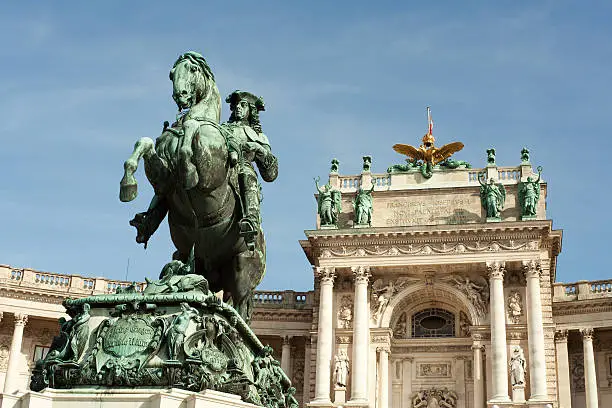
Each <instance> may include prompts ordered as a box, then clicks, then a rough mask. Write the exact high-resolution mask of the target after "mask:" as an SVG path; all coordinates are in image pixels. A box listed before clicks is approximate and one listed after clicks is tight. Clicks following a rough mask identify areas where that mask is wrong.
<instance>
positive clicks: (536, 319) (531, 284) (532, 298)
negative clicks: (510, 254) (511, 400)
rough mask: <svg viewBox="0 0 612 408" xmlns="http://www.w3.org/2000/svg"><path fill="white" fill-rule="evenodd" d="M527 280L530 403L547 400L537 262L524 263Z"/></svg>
mask: <svg viewBox="0 0 612 408" xmlns="http://www.w3.org/2000/svg"><path fill="white" fill-rule="evenodd" d="M523 271H524V272H525V277H526V278H527V334H528V344H529V383H530V385H531V393H530V396H529V400H530V401H537V400H547V399H548V391H547V389H546V348H545V346H544V327H543V323H542V298H541V295H540V272H541V269H540V264H539V263H538V262H537V261H534V260H530V261H523Z"/></svg>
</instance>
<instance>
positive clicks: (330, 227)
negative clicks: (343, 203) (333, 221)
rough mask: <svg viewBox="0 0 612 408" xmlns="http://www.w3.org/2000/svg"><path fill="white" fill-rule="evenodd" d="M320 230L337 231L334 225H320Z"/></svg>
mask: <svg viewBox="0 0 612 408" xmlns="http://www.w3.org/2000/svg"><path fill="white" fill-rule="evenodd" d="M321 229H338V227H337V226H336V225H321Z"/></svg>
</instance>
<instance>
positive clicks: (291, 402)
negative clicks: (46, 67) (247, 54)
mask: <svg viewBox="0 0 612 408" xmlns="http://www.w3.org/2000/svg"><path fill="white" fill-rule="evenodd" d="M170 79H171V81H172V85H173V95H172V97H173V99H174V100H175V102H176V104H177V106H178V109H179V114H178V115H177V120H176V121H175V122H174V123H173V124H172V125H170V124H169V123H168V122H165V123H164V126H163V130H162V133H161V135H160V136H159V137H158V138H157V139H156V140H155V142H154V141H153V140H152V139H150V138H141V139H140V140H138V142H137V143H136V145H135V147H134V151H133V153H132V155H131V157H130V158H129V159H128V160H127V161H126V162H125V164H124V169H125V173H124V176H123V179H122V180H121V185H120V186H121V189H120V199H121V201H131V200H133V199H134V198H135V197H136V195H137V183H136V179H135V178H134V173H135V171H136V168H137V166H138V162H139V161H140V159H144V167H145V173H146V176H147V179H148V180H149V182H150V183H151V185H152V186H153V189H154V192H155V194H154V197H153V199H152V200H151V204H150V206H149V209H148V210H147V211H145V212H143V213H139V214H137V215H136V216H135V217H134V219H133V220H131V221H130V224H131V225H133V226H134V227H136V230H137V238H136V241H137V242H139V243H144V244H145V247H146V243H147V242H148V240H149V238H150V237H151V236H152V235H153V233H154V232H155V231H156V230H157V228H158V227H159V225H160V224H161V222H162V221H163V219H164V218H165V217H166V215H167V216H168V224H169V226H170V232H171V236H172V240H173V243H174V245H175V247H176V252H175V253H174V254H173V260H172V261H171V262H169V263H167V264H166V265H165V266H164V267H163V268H162V271H161V273H160V275H159V279H158V280H151V279H148V278H147V279H146V281H147V285H146V288H145V289H144V290H143V291H141V292H140V291H138V287H137V285H135V284H132V285H130V286H128V287H125V288H118V289H117V291H116V293H114V294H106V295H96V296H90V297H86V298H81V299H67V300H66V301H64V307H65V308H66V311H67V314H68V315H69V316H70V317H71V319H70V320H66V319H63V318H62V319H60V331H59V334H58V336H56V337H55V338H54V340H53V343H52V345H51V349H50V351H49V353H48V354H47V356H46V357H45V358H44V359H42V360H39V361H38V362H37V363H36V366H35V368H34V370H33V371H32V380H31V383H30V388H31V389H32V390H33V391H41V390H43V389H44V388H46V387H52V388H72V387H78V386H88V387H89V386H101V387H144V388H155V387H167V388H182V389H185V390H189V391H195V392H199V391H202V390H204V389H212V390H218V391H222V392H227V393H232V394H237V395H240V396H241V397H242V399H243V400H244V401H246V402H250V403H253V404H256V405H260V406H265V407H270V408H296V407H297V402H296V401H295V398H294V397H293V394H294V393H295V389H294V388H293V387H291V382H290V381H289V378H288V377H287V375H286V374H285V373H284V372H283V371H282V370H281V369H280V364H279V363H278V362H277V361H276V360H274V359H273V358H272V349H271V348H269V347H267V346H264V345H263V344H262V343H261V342H260V341H259V339H258V338H257V336H255V334H254V333H253V331H252V330H251V329H250V327H249V325H248V323H249V321H250V318H251V314H252V312H253V292H254V290H255V287H256V286H257V285H258V283H259V282H260V281H261V279H262V277H263V275H264V272H265V241H264V236H263V231H262V230H261V217H260V207H259V204H260V202H259V199H260V198H259V191H260V185H259V181H258V176H257V173H256V172H255V168H254V166H253V163H255V164H256V165H257V168H258V170H259V174H260V175H261V177H262V179H264V180H265V181H274V180H275V179H276V177H277V174H278V161H277V159H276V157H275V156H274V155H273V154H272V152H271V148H270V143H269V141H268V139H267V137H266V136H265V135H264V134H263V132H262V129H261V124H260V122H259V112H261V111H263V110H264V104H263V100H262V99H261V98H259V97H256V96H255V95H253V94H251V93H249V92H243V91H235V92H233V93H232V94H231V95H230V96H228V98H227V99H226V101H227V102H228V103H229V104H230V109H231V112H232V115H231V117H230V119H229V121H228V122H227V123H224V124H219V119H220V110H221V100H220V95H219V92H218V90H217V86H216V84H215V81H214V76H213V74H212V72H211V70H210V68H209V66H208V64H207V62H206V61H205V59H204V57H202V55H200V54H198V53H195V52H187V53H185V54H183V55H181V56H180V57H179V58H178V59H177V61H176V62H175V63H174V66H173V68H172V70H171V71H170ZM221 291H222V292H223V294H224V296H223V298H224V300H225V301H223V300H221V299H219V298H218V297H217V296H216V295H215V293H220V292H221ZM226 301H227V303H226Z"/></svg>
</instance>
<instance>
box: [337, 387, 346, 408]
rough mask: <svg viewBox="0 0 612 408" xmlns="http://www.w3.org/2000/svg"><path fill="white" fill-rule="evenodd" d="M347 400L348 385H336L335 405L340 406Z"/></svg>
mask: <svg viewBox="0 0 612 408" xmlns="http://www.w3.org/2000/svg"><path fill="white" fill-rule="evenodd" d="M345 402H346V387H339V386H336V388H334V405H336V406H338V405H340V404H344V403H345Z"/></svg>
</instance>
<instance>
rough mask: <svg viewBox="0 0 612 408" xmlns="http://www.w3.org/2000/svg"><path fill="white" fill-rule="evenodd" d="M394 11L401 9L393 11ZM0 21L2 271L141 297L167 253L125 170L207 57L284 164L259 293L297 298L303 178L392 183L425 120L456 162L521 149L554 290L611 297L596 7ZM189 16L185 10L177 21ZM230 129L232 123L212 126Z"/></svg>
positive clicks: (2, 14)
mask: <svg viewBox="0 0 612 408" xmlns="http://www.w3.org/2000/svg"><path fill="white" fill-rule="evenodd" d="M395 3H397V4H395ZM169 4H170V3H167V4H166V5H165V4H162V3H161V2H159V3H157V2H148V1H147V2H144V1H143V2H135V1H134V2H119V1H106V2H104V3H103V4H102V2H97V3H96V5H95V6H92V5H91V3H89V2H46V3H43V4H42V5H41V4H39V3H37V2H32V3H29V4H28V2H19V3H17V2H3V4H2V5H0V50H1V51H0V95H1V96H0V140H1V141H2V146H1V147H0V163H2V167H3V171H2V173H1V175H0V194H1V197H2V199H1V200H0V217H1V218H0V219H1V220H2V229H1V231H2V233H1V234H0V263H5V264H10V265H13V266H18V267H31V268H35V269H40V270H46V271H53V272H59V273H71V274H83V275H88V276H106V277H111V278H117V279H124V278H125V276H126V266H127V263H128V259H129V263H130V268H129V275H128V279H130V280H132V279H134V280H142V279H143V278H144V276H156V275H157V274H158V273H159V270H160V269H161V267H162V265H163V264H164V263H165V262H166V261H167V260H168V259H169V257H170V254H171V253H172V246H171V243H170V240H169V236H168V232H167V226H166V225H165V224H164V225H163V226H162V227H161V228H160V230H159V231H158V232H157V234H156V235H155V236H154V238H153V239H152V240H151V242H150V244H149V249H148V250H146V251H144V250H143V249H142V247H141V246H139V245H137V244H136V243H135V242H134V236H135V233H134V231H133V229H132V227H130V226H129V225H128V220H129V219H131V217H132V216H133V214H134V213H135V212H137V211H143V210H144V209H146V206H147V205H148V201H149V199H150V198H151V194H152V191H151V189H150V187H149V186H148V183H147V181H146V179H145V177H144V174H143V172H142V170H140V171H139V173H138V180H139V182H140V196H139V198H138V199H137V200H136V201H135V202H132V203H129V204H125V203H121V202H119V199H118V188H119V180H120V179H121V175H122V163H123V161H124V160H125V159H126V158H127V157H128V156H129V154H130V152H131V149H132V146H133V143H134V142H135V141H136V140H137V139H138V138H139V137H141V136H150V137H155V136H157V135H158V134H159V132H160V130H161V127H162V123H163V121H164V120H172V119H173V118H174V115H175V113H176V107H175V105H174V102H173V101H172V99H171V96H170V94H171V83H170V81H169V80H168V70H169V68H170V67H171V65H172V63H173V62H174V60H175V58H176V56H177V55H178V54H179V53H182V52H184V51H186V50H191V49H193V50H197V51H200V52H201V53H203V54H204V56H205V57H206V58H207V60H208V62H209V64H210V65H211V68H212V70H213V72H214V73H215V75H216V78H217V84H218V86H219V88H220V91H221V94H222V95H227V94H228V93H229V92H231V91H232V90H234V89H243V90H250V91H253V92H254V93H256V94H258V95H262V96H263V97H264V98H265V100H266V105H267V111H266V112H264V113H262V116H261V118H262V124H263V128H264V131H265V133H266V134H267V135H268V136H269V138H270V140H271V143H272V148H273V150H274V152H275V153H276V154H277V155H278V157H279V160H280V176H279V178H278V179H277V181H275V182H274V183H272V184H266V185H264V196H265V198H264V204H263V206H264V227H265V230H266V237H267V242H268V272H267V275H266V278H265V279H264V282H263V283H262V285H261V286H260V288H261V289H287V288H293V289H295V290H308V289H311V288H312V271H311V268H310V267H309V265H308V262H307V261H306V259H305V256H304V255H303V253H302V251H301V249H300V247H299V244H298V240H299V239H302V238H303V237H304V233H303V230H305V229H311V228H312V227H313V226H314V222H315V212H316V208H315V207H316V203H315V201H314V198H313V192H314V186H313V182H312V178H313V177H314V176H317V175H320V176H321V177H322V178H324V177H325V176H326V175H327V172H328V169H329V162H330V160H331V158H333V157H337V158H338V159H339V160H340V162H341V173H343V174H351V173H357V172H358V171H359V170H360V165H361V156H362V155H364V154H370V155H372V156H373V170H374V171H376V172H383V171H384V170H385V169H386V168H387V167H388V166H389V165H390V164H393V163H398V162H400V161H401V158H400V157H399V156H398V155H397V154H396V153H395V152H393V150H392V149H391V146H392V145H393V144H394V143H397V142H405V143H416V142H418V140H419V139H420V137H421V136H422V134H423V132H424V130H425V129H426V123H425V119H424V112H425V106H427V105H430V106H432V112H433V117H434V119H435V122H436V128H435V135H436V138H437V140H438V141H439V142H441V143H444V142H446V141H451V140H460V141H462V142H463V143H464V144H465V146H466V147H465V148H464V150H463V151H462V152H461V153H460V154H459V156H457V157H458V158H461V159H465V160H468V161H470V162H472V163H473V164H474V165H476V166H481V165H484V163H485V159H486V154H485V150H486V149H487V148H489V147H491V146H493V147H495V148H496V150H497V158H498V160H497V162H498V164H500V165H517V164H518V163H519V161H520V150H521V148H522V147H523V146H528V147H529V148H530V149H531V151H532V162H533V163H534V164H535V165H542V166H543V167H544V177H545V178H546V180H547V181H548V183H549V196H548V215H549V217H550V218H552V219H553V220H554V227H555V228H560V229H563V230H564V242H563V252H562V254H561V255H560V257H559V264H558V280H560V281H566V282H570V281H576V280H579V279H604V278H611V277H612V272H610V269H609V266H608V265H609V263H608V261H607V259H606V258H605V256H604V255H605V254H606V253H607V251H608V250H609V248H608V246H609V244H608V241H609V239H608V236H607V234H608V233H609V229H610V226H611V223H610V218H609V211H608V204H609V202H610V198H611V194H610V191H609V189H610V185H611V183H610V181H609V173H610V167H609V165H610V159H609V154H608V152H609V151H610V149H611V148H612V143H611V142H610V133H611V131H612V119H611V117H610V114H609V112H610V111H612V96H611V95H610V89H612V87H611V85H612V70H611V69H610V67H611V66H612V42H610V38H611V36H612V26H610V24H609V16H610V15H611V11H612V10H611V9H610V8H611V7H610V6H609V5H607V4H606V3H604V2H601V3H597V2H589V6H588V7H587V6H585V5H584V3H581V2H578V1H576V2H564V1H546V2H516V1H512V2H484V1H483V2H469V1H468V2H454V1H449V2H442V1H441V2H424V1H419V2H412V1H410V2H408V1H406V2H377V3H376V5H374V4H373V3H372V2H366V1H350V2H349V1H346V2H344V1H334V2H327V1H322V2H316V1H310V2H301V3H298V2H287V1H284V2H280V1H279V2H272V1H265V0H262V1H259V2H252V1H251V2H241V1H233V2H189V1H183V2H180V3H176V4H177V5H173V6H170V5H169ZM179 4H180V5H179ZM228 116H229V114H228V109H227V107H225V111H224V113H223V119H227V117H228Z"/></svg>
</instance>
